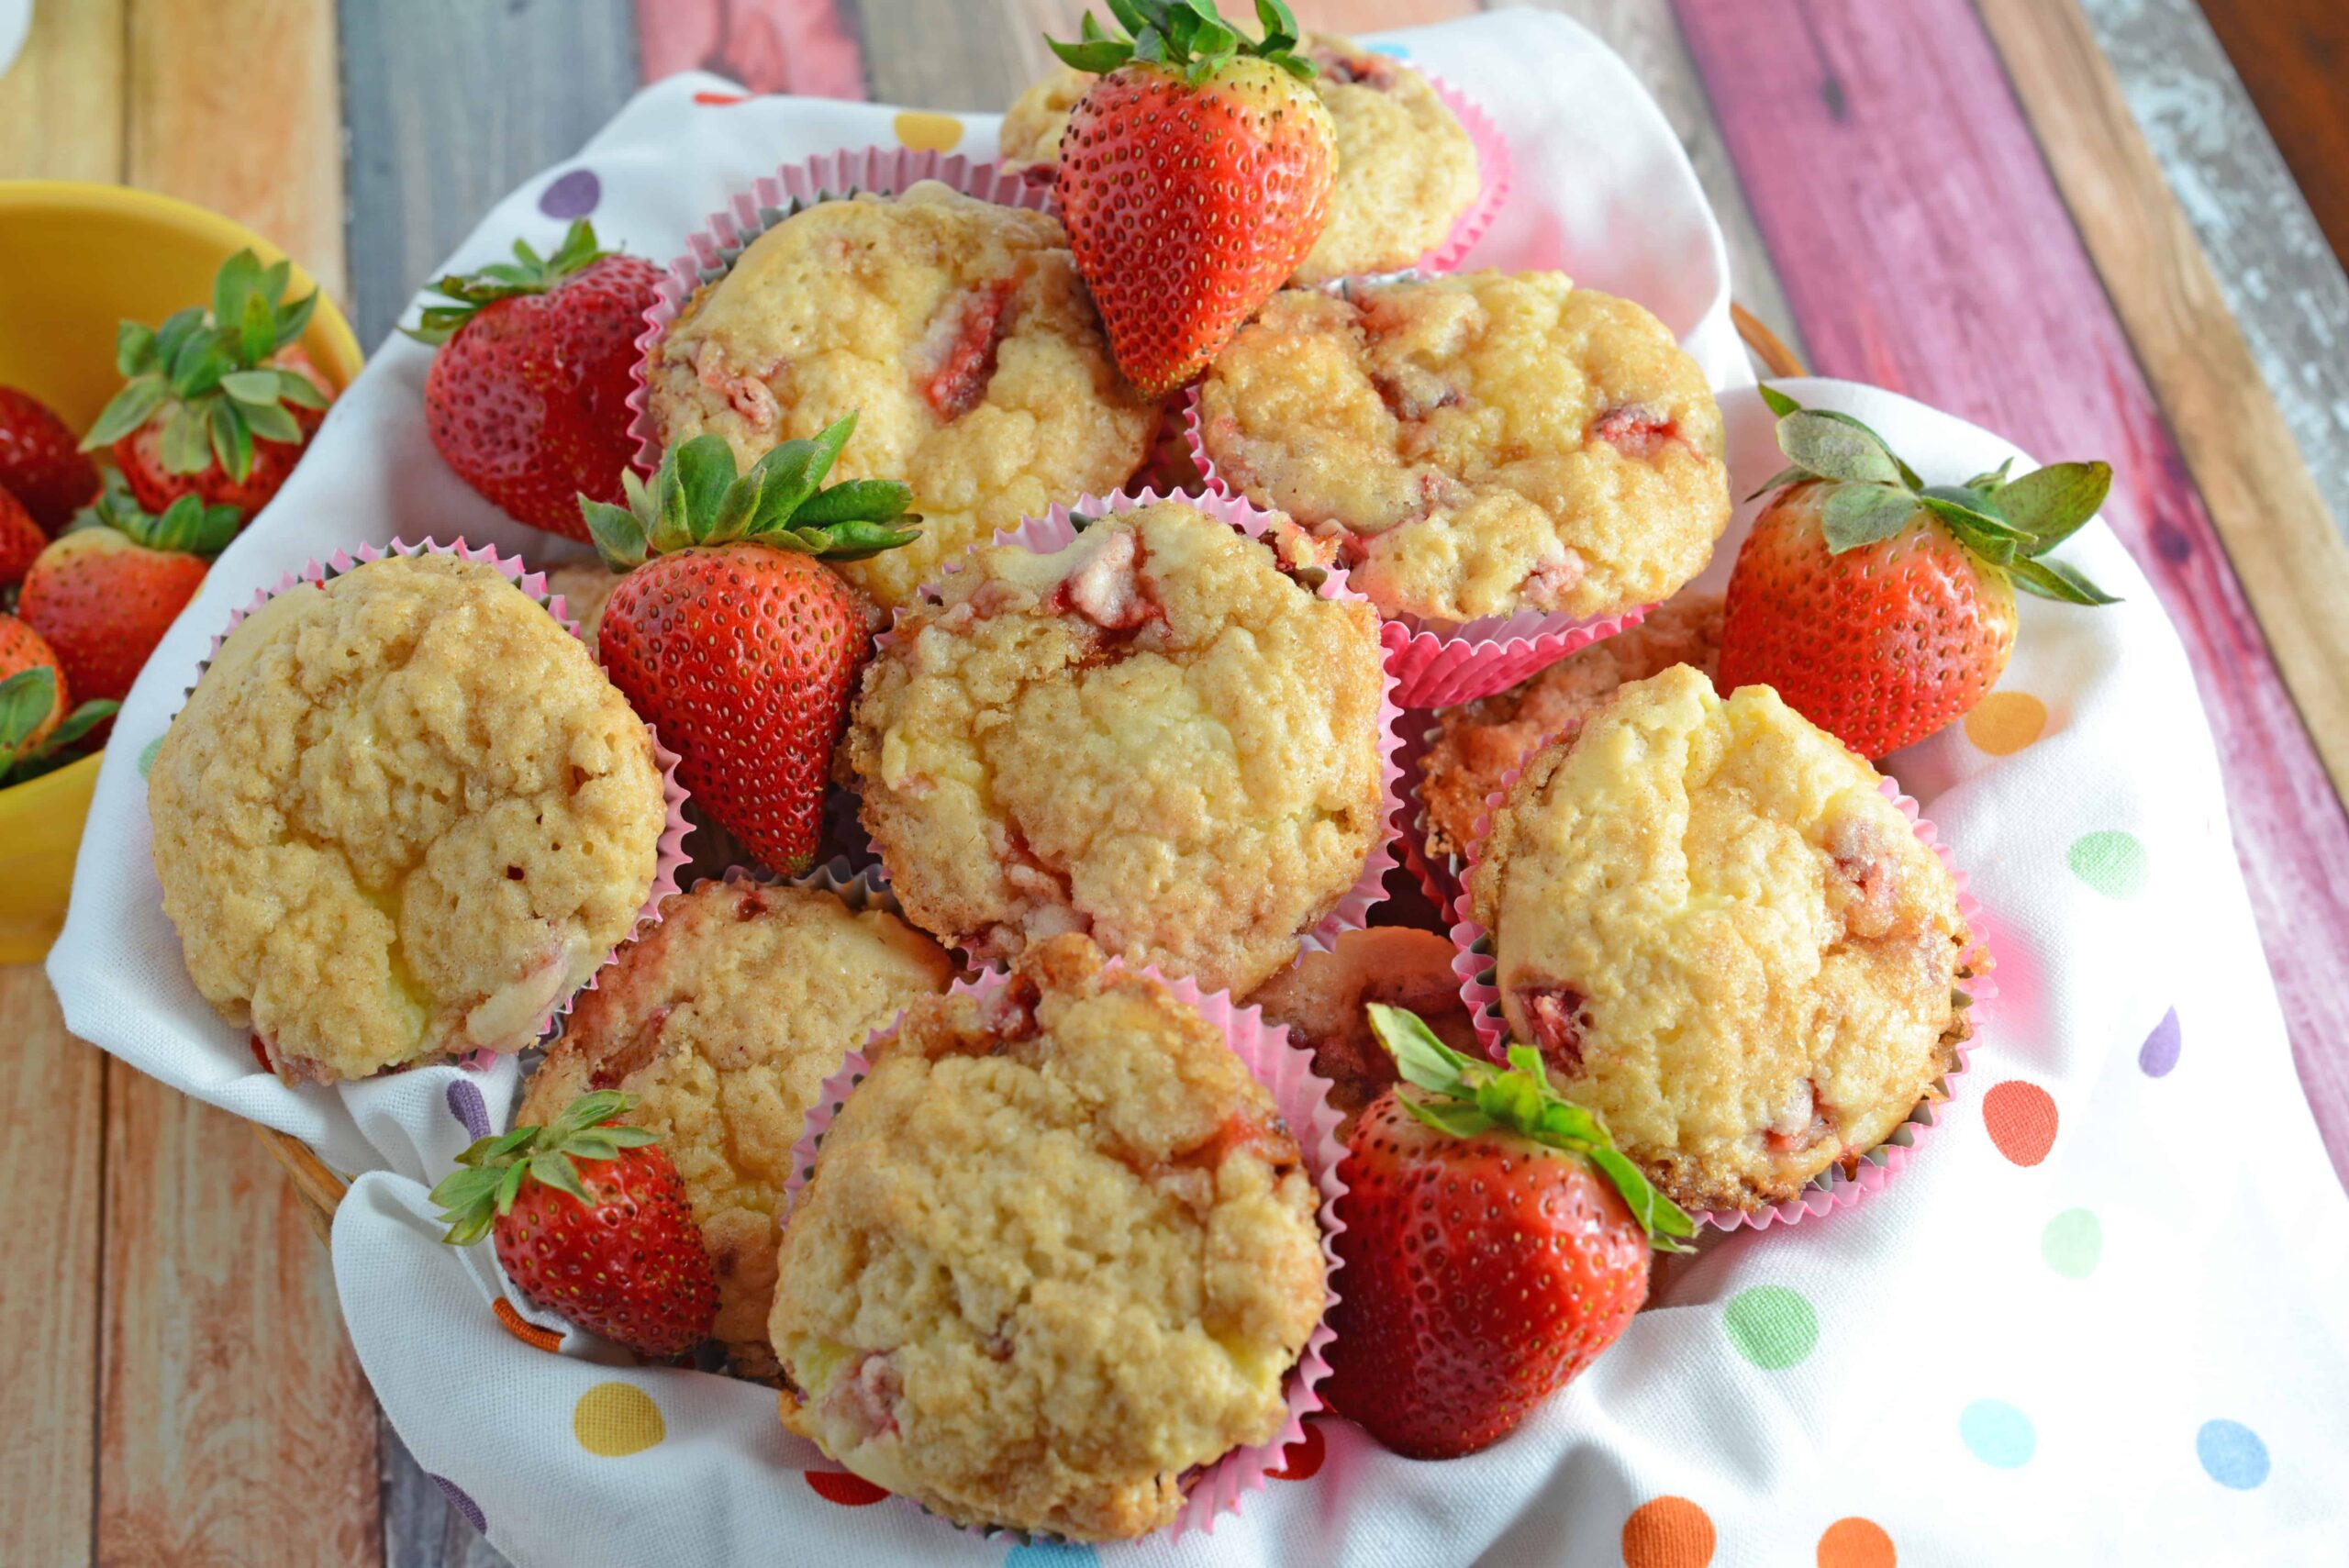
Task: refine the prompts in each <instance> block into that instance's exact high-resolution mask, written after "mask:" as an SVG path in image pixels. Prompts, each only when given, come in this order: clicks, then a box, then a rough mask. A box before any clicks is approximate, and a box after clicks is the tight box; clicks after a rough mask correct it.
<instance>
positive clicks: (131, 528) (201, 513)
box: [17, 488, 240, 700]
mask: <svg viewBox="0 0 2349 1568" xmlns="http://www.w3.org/2000/svg"><path fill="white" fill-rule="evenodd" d="M87 516H88V517H89V518H90V522H89V523H88V524H87V525H86V526H83V525H77V526H75V527H74V528H72V529H70V530H68V531H67V532H66V533H65V534H63V535H62V536H61V537H60V538H59V539H56V540H55V541H53V542H52V543H51V544H50V546H49V548H48V549H46V550H42V551H41V552H40V556H39V559H38V560H36V561H35V562H33V565H32V570H31V571H30V572H28V573H26V574H25V587H24V593H23V594H22V595H21V596H20V597H19V598H18V599H17V614H19V615H21V616H23V617H25V619H26V620H28V621H29V622H31V623H32V626H33V628H34V629H35V630H37V631H39V633H40V634H41V635H42V636H43V637H45V638H47V639H49V642H50V647H52V648H54V649H56V650H57V657H58V661H59V662H61V664H63V665H64V667H65V678H66V680H67V681H68V682H69V683H70V684H72V688H73V690H74V691H75V692H76V693H77V694H79V695H82V696H83V697H85V698H87V697H106V698H109V699H114V700H119V699H120V698H122V697H123V696H125V695H128V693H129V691H130V683H131V682H132V681H133V680H134V679H136V678H137V677H138V674H139V666H141V665H143V664H145V663H146V662H147V655H149V654H150V653H152V652H153V651H155V644H157V643H158V642H161V640H162V639H163V633H165V632H166V631H169V630H170V629H171V628H172V622H173V619H174V618H176V617H178V615H179V613H180V611H181V610H182V609H183V608H184V607H185V606H186V605H187V602H188V601H189V600H190V599H192V598H194V597H195V590H196V587H197V585H198V584H201V583H203V581H204V573H206V570H208V568H209V563H210V562H211V560H212V558H213V557H214V556H216V555H217V554H219V553H220V551H221V550H224V549H226V548H227V546H228V541H229V540H230V539H234V538H235V537H236V534H237V528H238V525H239V521H240V518H239V515H238V512H237V509H236V508H235V507H233V506H206V505H204V504H203V503H202V502H200V501H198V500H196V499H195V497H194V496H193V495H184V496H182V497H181V498H180V499H178V500H177V501H174V502H173V503H172V504H171V506H168V507H167V508H165V509H164V512H163V515H162V516H161V517H155V516H152V515H151V514H149V513H146V512H142V511H140V510H139V507H138V506H137V505H136V504H135V503H133V502H132V501H131V500H130V498H129V497H128V496H127V495H123V494H122V493H121V491H120V490H119V489H115V488H110V489H109V490H108V491H107V493H106V495H103V496H101V497H100V498H99V500H98V504H97V505H96V506H93V507H91V508H90V509H89V512H88V514H87Z"/></svg>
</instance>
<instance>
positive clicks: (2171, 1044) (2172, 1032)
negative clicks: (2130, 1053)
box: [2137, 1007, 2185, 1078]
mask: <svg viewBox="0 0 2349 1568" xmlns="http://www.w3.org/2000/svg"><path fill="white" fill-rule="evenodd" d="M2184 1043H2185V1037H2184V1035H2183V1034H2182V1033H2181V1031H2180V1030H2179V1029H2178V1027H2177V1009H2176V1007H2172V1008H2171V1009H2170V1010H2169V1011H2168V1012H2166V1013H2164V1014H2163V1015H2162V1021H2161V1022H2160V1023H2157V1024H2155V1025H2154V1032H2153V1033H2151V1034H2149V1035H2147V1036H2146V1037H2145V1043H2144V1044H2143V1045H2141V1046H2139V1047H2138V1048H2137V1070H2138V1071H2139V1072H2140V1073H2143V1074H2144V1075H2145V1076H2146V1077H2148V1078H2166V1077H2168V1076H2169V1070H2170V1069H2171V1068H2173V1067H2175V1066H2176V1065H2177V1048H2178V1047H2179V1046H2180V1045H2182V1044H2184Z"/></svg>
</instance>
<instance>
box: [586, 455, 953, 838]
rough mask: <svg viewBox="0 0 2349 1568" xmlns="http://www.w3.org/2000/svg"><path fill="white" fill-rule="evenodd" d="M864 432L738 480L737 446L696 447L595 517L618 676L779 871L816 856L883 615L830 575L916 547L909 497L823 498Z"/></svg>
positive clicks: (610, 659) (903, 493)
mask: <svg viewBox="0 0 2349 1568" xmlns="http://www.w3.org/2000/svg"><path fill="white" fill-rule="evenodd" d="M854 428H856V416H855V415H854V414H851V415H849V416H848V417H846V418H844V419H842V420H841V422H840V423H838V424H836V425H834V426H832V427H831V428H829V429H828V430H826V431H825V432H824V433H823V434H822V435H820V436H818V437H817V438H816V439H814V440H812V441H785V443H784V444H783V445H781V446H779V447H777V448H775V450H773V451H771V452H769V453H767V454H766V455H765V456H764V457H763V458H761V459H760V460H759V462H758V464H757V466H755V467H753V468H752V469H751V471H750V472H749V473H745V474H742V475H741V476H740V477H739V478H738V477H737V476H736V474H735V472H734V454H733V452H732V450H730V449H729V447H728V446H727V444H726V442H725V441H724V440H723V439H721V438H719V437H717V436H696V437H695V438H694V439H692V440H690V441H687V442H686V443H685V445H683V446H681V447H678V448H676V449H674V450H672V451H671V452H670V453H669V455H668V456H667V457H665V458H663V459H662V462H661V471H660V472H659V473H656V474H655V475H654V476H653V479H652V483H651V485H650V486H649V487H648V486H647V485H646V484H645V483H644V482H643V481H642V480H640V479H639V478H638V477H637V476H636V474H635V473H633V472H630V473H628V474H626V475H625V478H624V483H625V484H626V486H627V491H628V497H629V505H628V506H626V507H620V506H607V505H606V504H604V503H602V502H599V501H594V500H590V499H587V498H585V497H584V496H583V497H582V498H581V500H580V503H579V509H580V512H581V514H582V515H583V516H584V517H585V518H586V519H587V526H588V527H589V528H590V529H592V530H593V532H594V534H595V536H596V548H597V549H599V550H602V551H603V554H604V561H605V563H606V564H607V565H608V566H610V567H611V568H612V569H613V570H614V571H618V572H626V573H628V575H627V577H625V578H623V579H622V580H621V582H620V584H619V586H618V587H616V588H614V589H613V590H612V596H611V598H610V599H608V600H607V601H606V603H605V606H604V626H603V630H602V631H601V632H600V633H598V634H597V646H598V650H599V651H600V653H601V656H602V658H603V662H604V673H606V674H607V675H609V676H610V677H611V681H612V684H614V685H616V686H618V688H619V689H620V691H621V692H622V693H623V694H625V695H627V697H628V700H629V702H630V703H632V704H634V705H635V707H636V711H637V712H638V713H640V714H641V715H643V716H644V717H645V718H647V719H649V720H651V724H652V727H653V728H654V729H655V730H657V731H658V732H659V733H660V736H661V739H662V741H663V742H664V743H666V744H667V745H670V746H673V747H674V748H675V749H676V751H677V752H678V754H679V755H680V756H682V757H683V758H684V761H683V762H680V763H679V764H678V768H677V772H678V775H679V777H681V778H682V779H683V780H684V781H685V787H686V788H687V789H689V790H691V791H692V792H693V796H694V799H695V800H696V801H697V802H698V803H699V804H700V806H701V807H702V809H703V810H705V811H707V813H708V814H709V815H710V816H711V817H715V818H716V819H717V821H718V826H719V827H721V828H725V829H726V830H727V831H728V832H729V833H731V834H733V835H734V836H735V837H736V838H737V839H740V840H741V841H742V843H743V845H744V846H745V847H746V848H748V849H749V850H750V851H751V853H752V854H754V855H756V856H757V857H758V858H759V859H760V860H762V861H763V862H766V864H768V865H769V866H771V867H773V868H774V869H775V870H777V871H790V872H796V871H799V870H802V869H803V868H805V867H806V865H807V862H808V860H809V859H810V858H811V857H812V856H813V854H814V852H815V849H816V840H817V836H818V832H819V831H820V829H821V828H822V827H823V806H824V785H825V781H826V780H827V779H828V778H829V776H830V773H831V762H832V748H833V747H834V746H835V745H836V744H837V743H838V742H839V740H840V736H841V726H842V725H843V724H844V723H845V722H846V720H847V717H848V699H849V695H850V694H851V693H852V691H854V690H855V688H856V680H857V674H858V672H860V671H861V670H862V669H863V667H864V662H865V661H866V660H867V659H869V658H871V657H872V654H873V623H874V620H875V619H877V617H875V615H874V610H873V606H872V605H871V604H870V603H869V602H868V601H867V600H866V599H865V598H864V596H863V595H861V594H859V593H858V592H857V591H856V589H854V588H853V587H852V586H850V584H848V582H847V581H846V580H845V579H843V578H842V577H841V575H840V574H839V573H836V572H834V571H832V570H831V569H830V568H829V567H828V566H826V565H825V564H824V563H823V562H824V561H826V560H830V561H862V560H863V559H864V558H865V557H867V556H870V555H875V554H878V553H879V552H880V551H882V550H890V549H894V548H895V547H896V546H898V545H901V544H904V543H907V541H909V540H911V539H914V538H915V537H916V534H917V533H918V529H914V528H908V527H907V526H906V525H907V524H910V523H914V522H918V521H919V520H920V519H918V518H916V517H907V516H906V515H905V513H906V506H907V504H908V503H909V502H910V501H911V500H912V499H913V493H912V492H911V491H910V490H908V489H907V487H906V486H905V485H903V484H896V482H894V481H890V480H878V479H859V480H851V481H849V482H848V483H846V484H835V485H832V486H830V487H829V489H819V488H818V486H819V485H821V484H823V480H824V475H825V474H827V473H829V472H831V467H832V463H833V462H834V461H835V460H836V459H837V458H839V456H840V453H841V447H842V446H844V445H846V444H847V441H848V438H849V432H850V431H851V430H852V429H854ZM648 557H649V558H650V559H648ZM819 558H820V559H819Z"/></svg>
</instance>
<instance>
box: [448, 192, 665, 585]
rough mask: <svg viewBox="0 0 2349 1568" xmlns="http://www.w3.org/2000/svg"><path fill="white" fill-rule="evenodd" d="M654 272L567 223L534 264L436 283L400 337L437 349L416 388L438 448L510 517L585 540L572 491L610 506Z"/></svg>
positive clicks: (523, 249)
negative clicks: (441, 301) (433, 301)
mask: <svg viewBox="0 0 2349 1568" xmlns="http://www.w3.org/2000/svg"><path fill="white" fill-rule="evenodd" d="M660 287H661V270H660V269H659V268H658V267H655V266H654V265H653V264H652V263H651V262H650V261H642V260H640V259H639V258H637V257H634V256H619V255H615V254H613V253H611V252H610V251H607V250H598V249H596V231H595V229H594V228H591V227H589V225H588V224H587V223H586V221H585V220H584V219H582V220H581V221H579V222H577V223H574V224H573V225H572V226H571V229H570V231H569V232H568V233H566V234H565V235H564V236H563V237H562V245H561V246H560V247H558V248H557V249H556V250H555V253H554V254H553V255H551V256H549V257H547V258H545V259H544V260H540V257H539V254H538V252H537V251H535V250H531V249H530V248H529V246H528V245H526V244H524V243H522V242H521V241H520V240H516V241H515V242H514V260H513V261H501V262H498V263H496V264H495V265H493V266H488V267H484V268H483V269H482V270H481V271H480V272H474V273H472V274H470V275H463V274H458V273H451V275H449V276H447V277H444V278H442V279H440V281H439V282H437V283H435V284H432V292H434V293H436V294H438V295H441V296H442V297H443V298H445V299H447V300H449V301H450V302H451V303H449V304H446V305H430V306H425V309H424V316H423V319H422V320H421V322H420V323H419V324H418V325H417V327H416V328H414V329H413V330H411V331H410V332H409V334H408V336H410V337H412V338H414V339H417V341H419V342H424V343H430V344H432V345H434V346H435V347H437V348H438V349H439V350H440V352H439V353H438V354H436V355H434V356H433V360H432V372H431V374H430V375H429V376H428V377H427V378H426V379H425V383H424V413H425V418H426V419H427V421H428V422H429V425H430V427H431V430H432V444H433V445H434V446H435V447H437V448H439V449H440V455H441V457H443V458H444V459H446V460H447V461H448V464H449V466H450V467H451V468H453V469H455V470H456V471H457V477H459V478H460V479H462V480H463V481H464V482H465V483H466V484H470V485H472V486H473V488H474V489H475V490H477V491H479V492H480V493H481V494H482V495H484V496H485V497H486V498H488V499H489V500H490V501H492V502H494V503H495V504H496V505H497V506H501V507H503V508H505V510H506V512H507V515H508V516H509V517H514V518H516V519H517V520H518V521H520V522H525V523H528V524H529V525H530V526H531V527H532V528H544V529H546V530H547V531H548V532H550V533H557V534H561V535H562V536H563V537H564V538H566V539H586V537H587V529H586V526H585V525H584V523H582V522H581V521H580V518H579V497H580V496H582V495H585V496H587V497H588V498H589V499H591V500H596V501H603V502H607V503H617V502H618V501H620V500H621V499H622V498H623V495H624V493H623V492H622V490H621V488H620V474H621V473H623V472H625V471H626V470H627V468H628V466H629V458H630V456H631V455H632V454H633V453H634V452H635V450H636V442H635V440H634V439H633V438H632V437H630V436H629V419H630V415H629V408H628V396H629V389H630V385H631V381H632V376H633V372H634V367H635V363H636V339H637V337H638V335H639V334H640V333H641V332H642V331H643V330H644V312H645V310H646V309H647V308H648V307H649V306H651V304H652V301H653V299H654V297H655V295H658V294H659V292H660Z"/></svg>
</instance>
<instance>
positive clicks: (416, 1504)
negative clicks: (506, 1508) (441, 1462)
mask: <svg viewBox="0 0 2349 1568" xmlns="http://www.w3.org/2000/svg"><path fill="white" fill-rule="evenodd" d="M378 1441H379V1444H380V1449H381V1452H382V1456H383V1459H382V1463H383V1507H384V1568H512V1565H511V1564H510V1563H509V1562H507V1558H506V1554H505V1553H504V1552H502V1551H498V1550H497V1548H495V1547H494V1546H492V1545H490V1544H489V1541H488V1540H486V1539H485V1538H484V1536H483V1535H482V1533H481V1532H480V1531H479V1530H476V1529H473V1526H472V1525H471V1524H468V1523H467V1522H466V1521H465V1519H464V1517H463V1516H462V1515H461V1514H459V1513H458V1512H457V1510H456V1509H454V1508H452V1507H450V1506H449V1500H448V1498H447V1497H446V1496H443V1495H442V1494H441V1491H440V1487H438V1486H436V1485H433V1484H432V1481H431V1479H430V1478H429V1476H427V1475H426V1474H425V1473H424V1470H423V1467H422V1466H420V1465H418V1464H417V1462H416V1458H415V1456H414V1455H412V1454H410V1453H409V1452H408V1451H407V1445H406V1444H405V1443H403V1442H401V1441H400V1435H399V1434H398V1433H397V1432H395V1431H394V1430H392V1424H391V1422H389V1421H388V1420H385V1421H382V1422H381V1424H380V1429H379V1432H378Z"/></svg>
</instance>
